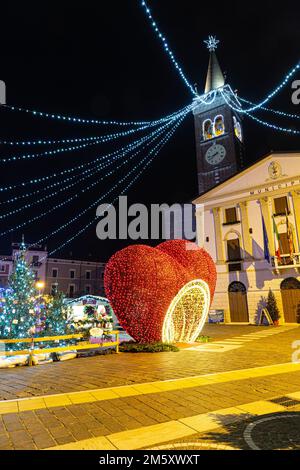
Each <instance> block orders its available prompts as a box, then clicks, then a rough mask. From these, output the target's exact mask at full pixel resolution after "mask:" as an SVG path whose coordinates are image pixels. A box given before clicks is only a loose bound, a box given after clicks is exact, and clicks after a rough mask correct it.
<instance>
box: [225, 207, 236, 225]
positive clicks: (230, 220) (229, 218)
mask: <svg viewBox="0 0 300 470" xmlns="http://www.w3.org/2000/svg"><path fill="white" fill-rule="evenodd" d="M237 222H239V221H238V216H237V208H236V207H230V208H229V209H225V223H226V224H236V223H237Z"/></svg>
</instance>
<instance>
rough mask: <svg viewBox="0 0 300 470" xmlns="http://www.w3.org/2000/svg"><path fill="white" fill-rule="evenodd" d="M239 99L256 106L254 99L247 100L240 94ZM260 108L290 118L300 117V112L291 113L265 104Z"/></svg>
mask: <svg viewBox="0 0 300 470" xmlns="http://www.w3.org/2000/svg"><path fill="white" fill-rule="evenodd" d="M239 100H240V101H243V102H244V103H247V104H250V105H251V106H255V103H252V101H249V100H245V99H244V98H241V97H240V96H239ZM260 109H262V110H263V111H267V112H269V113H272V114H277V115H278V116H283V117H286V118H290V119H300V115H299V114H290V113H286V112H284V111H279V110H277V109H272V108H266V107H265V106H261V108H260Z"/></svg>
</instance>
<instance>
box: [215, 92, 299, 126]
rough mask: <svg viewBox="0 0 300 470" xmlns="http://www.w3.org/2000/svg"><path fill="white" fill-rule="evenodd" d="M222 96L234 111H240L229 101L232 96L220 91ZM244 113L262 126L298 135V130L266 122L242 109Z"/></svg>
mask: <svg viewBox="0 0 300 470" xmlns="http://www.w3.org/2000/svg"><path fill="white" fill-rule="evenodd" d="M222 96H223V98H224V100H225V102H226V103H227V104H228V106H230V107H231V108H232V109H234V110H235V111H238V112H241V109H239V108H236V107H235V106H233V105H232V103H231V102H230V99H231V98H232V96H230V95H227V94H226V93H224V92H222ZM243 112H244V114H246V116H248V117H250V118H251V119H253V120H254V121H256V122H258V123H259V124H262V125H263V126H266V127H268V128H270V129H274V130H276V131H280V132H286V133H288V134H294V135H299V134H300V130H297V129H290V128H287V127H282V126H277V125H275V124H272V123H270V122H267V121H263V120H262V119H259V118H258V117H256V116H253V115H252V114H251V113H248V111H245V110H243Z"/></svg>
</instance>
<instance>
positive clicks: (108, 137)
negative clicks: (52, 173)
mask: <svg viewBox="0 0 300 470" xmlns="http://www.w3.org/2000/svg"><path fill="white" fill-rule="evenodd" d="M168 122H169V121H168ZM148 127H149V126H143V127H139V128H137V129H130V130H128V131H124V132H117V133H115V134H110V135H105V136H102V137H101V136H100V137H97V138H96V139H95V140H93V142H89V143H86V144H80V145H74V146H71V147H63V148H59V149H55V150H46V151H45V152H40V153H33V154H26V155H14V156H12V157H4V158H1V159H0V163H10V162H15V161H18V160H28V159H33V158H39V157H49V156H53V155H57V154H60V153H65V152H72V151H75V150H81V149H84V148H87V147H90V146H92V145H99V144H102V143H106V142H110V141H112V140H116V139H118V138H120V137H128V136H129V135H131V134H134V133H136V132H139V131H142V130H145V129H147V128H148Z"/></svg>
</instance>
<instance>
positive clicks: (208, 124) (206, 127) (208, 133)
mask: <svg viewBox="0 0 300 470" xmlns="http://www.w3.org/2000/svg"><path fill="white" fill-rule="evenodd" d="M212 138H213V123H212V121H211V120H210V119H206V120H205V121H204V122H203V139H204V140H209V139H212Z"/></svg>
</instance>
